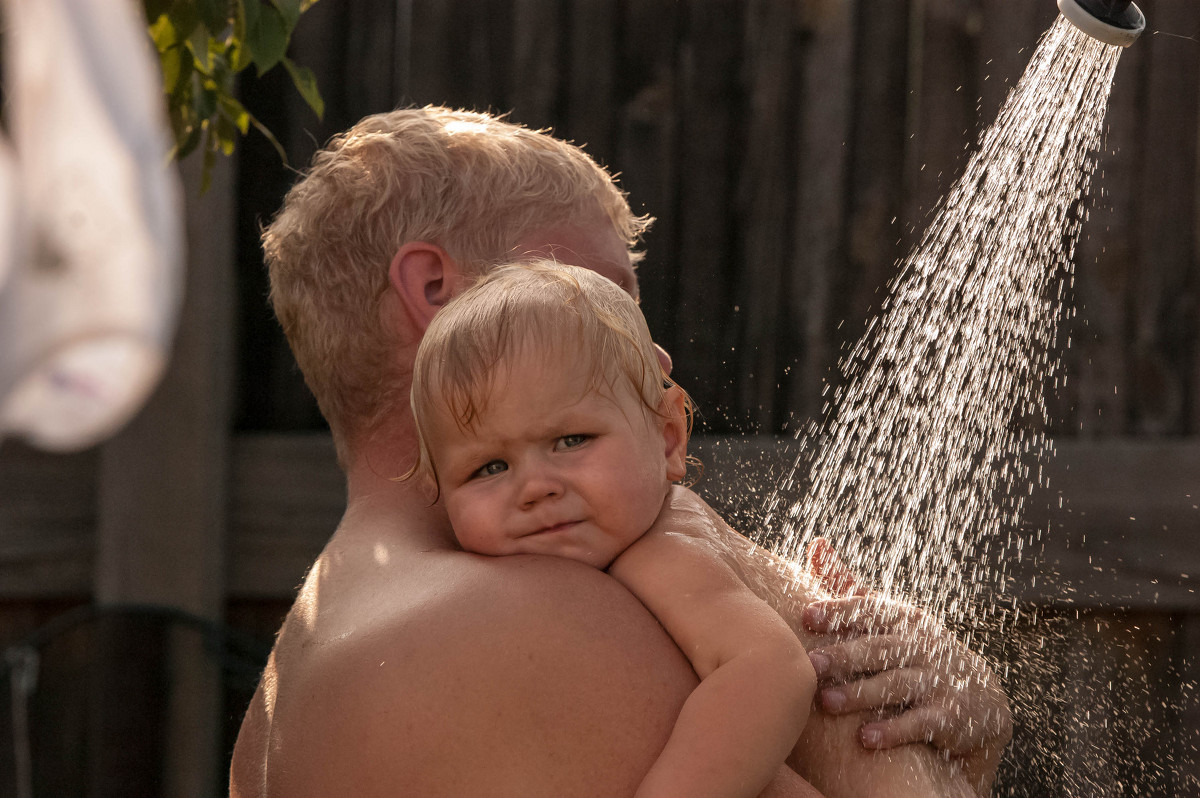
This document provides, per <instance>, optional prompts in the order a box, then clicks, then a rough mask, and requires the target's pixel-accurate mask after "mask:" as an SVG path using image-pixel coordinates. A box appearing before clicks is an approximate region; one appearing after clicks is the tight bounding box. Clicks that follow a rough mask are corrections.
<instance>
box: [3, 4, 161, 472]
mask: <svg viewBox="0 0 1200 798" xmlns="http://www.w3.org/2000/svg"><path fill="white" fill-rule="evenodd" d="M3 11H4V15H5V22H6V26H7V30H6V34H7V35H6V40H5V56H6V64H5V77H6V81H7V83H6V86H5V90H6V93H7V96H8V98H9V116H8V119H9V129H10V131H11V132H12V140H13V141H12V144H13V151H14V162H13V163H12V165H11V167H10V169H11V172H12V179H11V180H8V179H6V175H5V171H6V169H5V168H3V167H0V212H3V211H6V210H7V211H9V212H7V213H4V214H3V216H0V235H3V239H0V247H2V248H3V249H2V251H0V435H6V434H14V435H18V436H21V437H23V438H25V439H26V440H28V441H29V442H30V443H31V444H33V445H35V446H38V447H41V448H44V449H49V450H53V451H68V450H73V449H81V448H85V447H87V446H91V445H93V444H95V443H98V442H99V441H101V440H103V439H104V438H105V437H107V436H109V435H111V434H112V433H113V432H115V431H116V430H117V429H119V428H120V427H121V426H122V425H124V424H125V423H126V422H127V421H128V420H129V419H130V418H131V417H132V416H133V415H134V414H135V413H136V412H137V411H138V409H139V408H140V407H141V405H142V403H143V402H144V401H145V399H146V398H147V397H148V396H149V394H150V392H151V391H152V390H153V388H154V386H155V385H156V383H157V382H158V379H159V377H160V376H161V375H162V372H163V369H164V366H165V365H166V361H167V356H168V353H169V351H170V345H171V339H172V336H173V333H174V330H175V326H176V321H177V318H178V312H179V306H180V300H181V288H182V284H183V280H182V278H183V240H182V239H183V231H182V221H181V218H182V201H181V191H180V185H179V178H178V175H177V172H176V170H175V169H174V167H173V165H170V164H169V163H168V155H169V153H170V151H171V142H170V136H169V132H168V128H167V124H166V118H165V114H164V110H163V107H162V101H161V94H160V92H159V82H158V74H157V65H156V63H155V59H154V54H153V50H152V49H151V47H150V44H149V42H148V41H147V40H146V35H145V27H144V24H143V20H142V19H141V17H140V14H139V13H138V10H137V9H136V8H135V6H134V5H133V3H132V0H121V1H120V2H112V0H5V2H4V4H3ZM0 163H3V159H0ZM6 189H7V190H6ZM5 262H7V263H9V264H10V266H9V268H7V269H6V268H5V267H4V265H2V264H4V263H5ZM6 271H7V280H6V281H5V280H4V275H5V272H6Z"/></svg>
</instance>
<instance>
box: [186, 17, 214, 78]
mask: <svg viewBox="0 0 1200 798" xmlns="http://www.w3.org/2000/svg"><path fill="white" fill-rule="evenodd" d="M209 38H210V37H209V35H208V28H206V27H204V26H203V25H196V26H195V27H194V28H192V31H191V33H190V34H188V37H187V46H188V49H190V50H191V51H192V55H193V56H195V58H196V65H197V66H199V67H200V70H201V71H202V72H207V71H208V70H209V69H210V66H209V61H208V42H209Z"/></svg>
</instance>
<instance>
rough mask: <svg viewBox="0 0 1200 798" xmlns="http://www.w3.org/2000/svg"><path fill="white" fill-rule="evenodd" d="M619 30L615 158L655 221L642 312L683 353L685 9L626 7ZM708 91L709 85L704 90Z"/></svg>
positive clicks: (643, 270) (635, 200) (635, 198)
mask: <svg viewBox="0 0 1200 798" xmlns="http://www.w3.org/2000/svg"><path fill="white" fill-rule="evenodd" d="M621 11H622V12H623V13H622V14H621V15H620V17H619V19H618V25H619V27H620V29H621V30H622V31H623V32H624V33H625V35H624V36H623V37H621V38H620V40H619V42H618V47H619V50H618V57H617V67H618V69H619V70H620V80H619V85H620V87H621V89H622V91H620V92H618V93H616V94H615V96H614V103H615V106H616V107H615V109H614V112H615V114H616V120H615V123H614V126H615V141H614V145H613V146H614V159H613V162H612V164H610V166H611V167H612V168H613V169H614V170H615V171H618V172H620V174H621V186H622V188H624V189H625V190H626V191H628V192H629V196H630V205H631V206H632V208H633V212H634V213H638V214H650V215H651V216H654V217H655V218H656V221H655V223H654V226H653V228H651V230H650V233H649V235H648V236H647V241H646V244H647V246H646V258H645V260H644V261H642V263H641V265H640V267H639V269H638V274H639V277H638V282H639V283H640V284H641V289H642V308H643V310H644V311H645V314H646V322H647V324H649V326H650V331H651V333H652V334H653V335H654V337H655V339H656V340H657V341H659V342H660V343H661V344H662V345H663V346H665V347H666V348H667V349H668V350H671V351H672V352H674V353H675V355H676V357H678V355H679V346H678V339H679V337H680V336H679V333H678V331H677V325H678V323H679V318H677V317H678V316H682V318H683V321H685V322H686V321H687V320H688V317H687V316H686V315H684V314H680V313H679V306H680V297H679V295H678V293H677V291H678V287H679V283H680V273H681V268H680V265H679V264H681V263H686V262H687V261H686V260H685V258H686V257H687V255H688V253H687V252H683V251H681V250H680V243H679V228H680V224H681V221H680V219H679V218H678V217H677V214H676V207H677V206H678V205H679V201H678V194H679V192H680V191H682V190H684V189H683V188H681V186H680V181H681V175H680V164H679V161H678V159H679V141H678V139H679V126H680V115H681V113H682V111H681V110H680V107H679V106H678V104H677V102H676V97H675V94H676V92H677V91H678V90H679V89H678V84H677V81H678V80H679V79H680V78H679V75H678V74H677V68H678V65H677V61H678V57H677V37H678V30H679V25H680V20H679V17H680V13H681V12H680V9H679V8H678V7H677V6H674V5H672V6H669V7H667V6H662V5H659V4H657V3H631V4H623V5H622V7H621ZM699 85H700V86H703V85H704V84H699Z"/></svg>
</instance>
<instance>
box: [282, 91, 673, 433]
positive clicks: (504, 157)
mask: <svg viewBox="0 0 1200 798" xmlns="http://www.w3.org/2000/svg"><path fill="white" fill-rule="evenodd" d="M598 211H603V212H604V213H605V214H606V215H607V217H608V218H609V219H610V220H611V221H612V223H613V227H614V229H615V230H616V232H617V233H618V235H620V236H621V238H622V239H623V240H624V241H625V242H626V243H627V244H628V245H629V246H631V247H632V246H633V245H634V244H635V243H636V241H637V240H638V238H639V237H640V236H641V234H642V233H643V232H644V231H645V229H646V228H647V227H648V226H649V224H650V222H651V219H650V218H649V217H645V216H640V217H639V216H634V215H633V213H632V212H631V211H630V209H629V205H628V203H627V201H626V199H625V195H624V193H623V192H622V191H621V190H620V189H618V188H617V187H616V185H615V184H614V182H613V179H612V177H611V176H610V175H609V173H608V172H606V171H605V170H604V169H603V168H602V167H600V166H599V165H597V164H596V162H595V161H593V160H592V159H591V158H590V157H588V156H587V155H586V154H585V153H584V152H583V151H582V150H581V149H579V148H578V147H576V146H574V145H573V144H570V143H568V142H565V141H561V140H559V139H556V138H554V137H553V136H550V135H548V134H547V133H545V132H542V131H534V130H530V129H528V128H525V127H522V126H520V125H515V124H512V123H509V122H507V121H505V120H504V119H502V118H500V117H496V116H492V115H489V114H482V113H474V112H469V111H459V110H453V109H449V108H442V107H435V106H429V107H425V108H409V109H403V110H398V111H392V112H390V113H385V114H377V115H374V116H368V117H366V118H364V119H363V120H361V121H360V122H359V123H358V124H356V125H355V126H354V127H352V128H350V129H349V130H347V131H346V132H345V133H342V134H341V135H339V136H337V137H335V138H334V139H332V140H331V141H330V142H329V144H328V145H327V146H326V147H324V148H323V149H322V150H320V151H319V152H317V154H316V155H315V157H314V158H313V162H312V166H311V167H310V168H309V169H308V171H307V172H306V173H305V174H304V176H303V177H302V178H301V179H300V181H299V182H298V183H297V184H296V185H295V186H294V187H293V188H292V189H291V190H290V191H289V192H288V194H287V197H286V198H285V200H284V204H283V208H282V209H281V210H280V212H279V214H278V215H277V216H276V217H275V219H274V220H273V221H272V222H271V223H270V224H269V225H268V226H267V227H266V228H265V229H264V231H263V235H262V239H263V250H264V253H265V256H266V263H267V267H268V270H269V274H270V281H271V302H272V303H273V305H274V309H275V315H276V316H277V317H278V319H279V322H280V324H281V325H282V327H283V331H284V333H285V334H286V335H287V339H288V342H289V343H290V345H291V347H292V352H293V353H294V355H295V357H296V362H297V363H298V364H299V366H300V369H301V371H302V372H303V373H304V378H305V381H306V382H307V383H308V386H309V388H310V389H311V390H312V392H313V394H314V395H315V396H316V398H317V403H318V404H319V405H320V408H321V412H322V413H323V414H324V416H325V418H326V420H327V421H328V422H329V424H330V427H331V428H332V430H333V433H334V440H335V443H337V445H338V451H339V456H341V457H344V455H345V453H346V452H345V447H346V444H347V441H348V440H355V439H357V438H358V437H359V436H362V435H364V434H369V433H370V432H371V431H373V430H374V429H376V428H378V426H379V425H380V423H381V422H382V420H383V419H384V417H385V416H386V414H388V413H391V412H395V411H396V408H397V407H398V406H399V404H398V403H400V402H404V401H405V400H406V399H407V396H405V395H404V389H405V387H406V378H407V363H405V362H404V359H403V358H402V357H399V356H398V352H399V351H400V346H401V345H402V344H406V343H407V344H411V343H412V342H410V341H400V340H398V336H397V334H396V332H395V330H393V329H392V327H391V326H390V324H389V322H388V320H386V319H385V318H384V317H383V313H382V312H381V311H382V299H383V297H384V295H385V293H386V291H387V290H388V270H389V267H390V264H391V261H392V259H393V257H394V256H395V254H396V252H397V251H398V250H399V249H400V248H401V247H402V246H403V245H404V244H406V243H410V242H414V241H424V242H428V243H432V244H436V245H438V246H440V247H441V248H442V249H444V250H445V251H446V253H447V254H449V255H450V257H451V258H453V259H454V260H455V262H456V263H457V264H458V266H459V268H460V269H461V270H463V271H464V272H465V273H467V274H468V275H477V274H480V273H482V272H484V271H486V270H487V269H488V268H490V267H491V266H493V265H495V264H498V263H502V262H505V261H509V260H511V259H512V258H513V252H512V250H513V248H514V246H515V245H516V243H517V242H518V241H519V240H521V239H522V238H523V237H524V236H525V235H526V234H529V233H534V232H536V231H537V230H538V229H539V228H549V227H551V226H554V225H559V224H569V223H573V222H575V221H577V220H581V219H590V218H593V217H594V216H595V215H596V214H597V213H598Z"/></svg>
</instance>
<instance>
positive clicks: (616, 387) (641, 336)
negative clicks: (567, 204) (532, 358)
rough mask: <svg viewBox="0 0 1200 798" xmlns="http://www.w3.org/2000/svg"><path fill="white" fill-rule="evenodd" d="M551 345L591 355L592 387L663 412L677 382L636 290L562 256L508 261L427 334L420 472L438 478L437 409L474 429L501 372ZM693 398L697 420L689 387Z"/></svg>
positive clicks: (415, 396)
mask: <svg viewBox="0 0 1200 798" xmlns="http://www.w3.org/2000/svg"><path fill="white" fill-rule="evenodd" d="M547 348H550V349H556V350H558V351H567V352H570V353H571V356H572V358H573V359H576V360H578V361H579V362H582V363H584V364H585V365H586V366H587V367H588V368H589V369H590V375H591V379H590V381H589V386H588V389H589V390H598V391H602V392H606V393H607V394H608V395H610V396H614V397H615V396H616V395H617V392H618V391H629V392H631V393H632V395H633V396H635V397H637V398H638V399H639V400H640V401H641V403H642V405H643V406H644V408H645V409H646V410H647V411H648V412H650V413H655V414H661V413H662V412H663V409H662V402H663V397H664V394H665V392H666V390H667V388H668V387H669V386H671V385H674V383H673V382H672V381H671V379H670V377H668V376H667V375H666V374H665V373H664V372H663V369H662V365H661V364H660V363H659V360H658V354H657V350H656V349H655V347H654V343H653V341H652V340H651V338H650V330H649V328H648V327H647V326H646V319H645V317H644V316H643V315H642V312H641V310H640V309H639V308H638V306H637V303H636V302H635V301H634V300H633V298H632V297H631V296H630V295H629V294H628V293H626V292H625V291H624V290H622V289H621V288H620V287H619V286H617V284H616V283H614V282H612V281H611V280H609V279H607V278H606V277H602V276H600V275H599V274H597V273H596V272H593V271H590V270H588V269H582V268H578V267H575V266H566V265H562V264H558V263H555V262H552V261H546V260H532V261H527V262H523V263H514V264H508V265H504V266H500V267H497V268H495V269H493V270H492V271H491V272H489V273H488V274H487V275H486V276H484V277H483V278H482V279H481V280H480V281H479V282H477V283H476V284H475V285H474V286H472V287H471V288H469V289H468V290H466V291H464V292H463V293H462V294H461V295H459V296H458V297H456V298H454V299H453V300H451V301H450V302H449V303H448V304H447V305H446V306H445V307H444V308H442V310H440V311H439V312H438V314H437V315H436V316H434V318H433V321H432V322H431V323H430V325H429V329H428V330H426V332H425V337H424V338H423V339H422V340H421V345H420V348H419V349H418V350H417V358H416V363H415V364H414V366H413V376H412V391H411V402H412V410H413V416H414V418H415V419H416V425H417V441H418V447H419V451H420V456H419V459H418V461H417V464H416V466H415V467H414V468H413V470H412V472H410V476H428V477H431V478H433V479H434V480H435V481H436V479H437V464H436V463H435V462H434V459H433V456H432V453H431V451H430V447H429V440H430V438H431V434H432V418H433V415H434V414H435V413H443V414H446V415H448V416H449V418H451V419H453V421H454V423H456V424H458V425H459V427H460V428H464V429H469V428H470V427H471V425H472V423H473V422H474V420H475V418H476V417H478V416H479V415H480V414H481V413H484V412H486V410H487V403H488V398H489V394H490V393H491V391H492V390H493V388H494V385H495V384H496V377H497V374H498V372H501V376H502V371H501V370H502V369H504V368H505V367H506V366H508V365H510V364H511V363H513V362H514V360H515V359H516V358H517V357H520V356H522V355H525V354H528V353H529V352H530V351H536V352H543V351H545V350H546V349H547ZM684 406H685V414H686V418H687V422H688V423H689V425H690V421H691V401H690V399H688V398H687V395H686V393H685V394H684Z"/></svg>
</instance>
